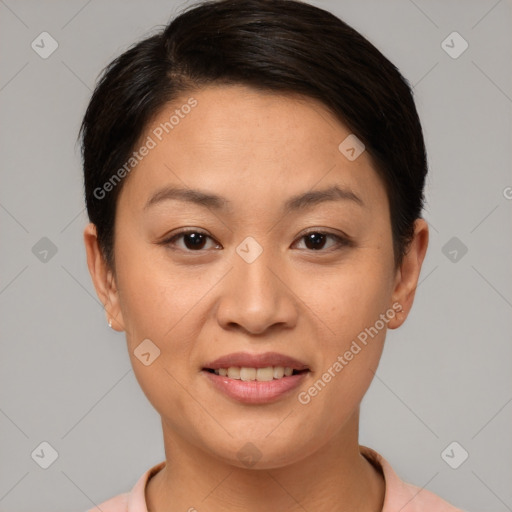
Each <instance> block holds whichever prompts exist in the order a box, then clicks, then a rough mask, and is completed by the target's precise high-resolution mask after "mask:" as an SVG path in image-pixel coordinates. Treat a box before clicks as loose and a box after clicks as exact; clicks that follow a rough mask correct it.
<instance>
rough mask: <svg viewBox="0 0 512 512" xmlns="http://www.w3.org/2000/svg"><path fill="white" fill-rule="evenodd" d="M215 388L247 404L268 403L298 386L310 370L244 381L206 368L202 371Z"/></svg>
mask: <svg viewBox="0 0 512 512" xmlns="http://www.w3.org/2000/svg"><path fill="white" fill-rule="evenodd" d="M201 373H202V374H204V375H205V377H206V378H207V379H208V381H209V382H210V383H211V384H212V385H213V386H214V388H215V389H217V390H218V391H220V392H221V393H223V394H224V395H226V396H228V397H229V398H232V399H234V400H236V401H237V402H242V403H245V404H253V405H256V404H267V403H271V402H276V401H277V400H279V399H280V398H281V397H283V396H284V395H286V394H288V393H289V392H291V391H292V390H293V389H295V388H297V387H298V386H299V385H300V384H301V383H302V381H303V380H304V379H305V378H306V376H307V375H308V374H309V372H304V373H297V374H295V375H290V376H289V377H283V378H281V379H274V380H271V381H268V382H259V381H257V380H251V381H243V380H238V379H230V378H229V377H223V376H222V375H217V374H215V373H210V372H208V371H206V370H203V371H202V372H201Z"/></svg>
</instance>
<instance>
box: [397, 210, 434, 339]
mask: <svg viewBox="0 0 512 512" xmlns="http://www.w3.org/2000/svg"><path fill="white" fill-rule="evenodd" d="M428 238H429V232H428V224H427V222H426V221H425V220H424V219H421V218H420V219H416V221H415V223H414V237H413V239H412V240H411V243H410V244H409V247H408V249H407V253H406V254H405V255H404V258H403V260H402V264H401V265H400V268H399V269H398V270H397V273H396V278H395V285H394V290H393V304H395V303H398V304H400V305H401V306H402V310H401V311H400V313H398V314H397V315H396V316H395V317H394V318H393V319H391V320H390V321H389V323H388V327H389V328H390V329H396V328H397V327H400V326H401V325H402V324H403V323H404V322H405V319H406V318H407V315H408V314H409V311H410V310H411V308H412V304H413V301H414V294H415V293H416V288H417V287H418V279H419V276H420V271H421V266H422V264H423V260H424V258H425V254H426V252H427V247H428Z"/></svg>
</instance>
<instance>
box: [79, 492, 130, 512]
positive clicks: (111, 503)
mask: <svg viewBox="0 0 512 512" xmlns="http://www.w3.org/2000/svg"><path fill="white" fill-rule="evenodd" d="M128 496H129V493H127V492H125V493H123V494H118V495H117V496H114V497H113V498H110V499H108V500H107V501H104V502H103V503H100V504H99V505H96V507H94V508H91V509H89V510H87V512H127V510H128Z"/></svg>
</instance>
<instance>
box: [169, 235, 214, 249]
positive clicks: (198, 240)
mask: <svg viewBox="0 0 512 512" xmlns="http://www.w3.org/2000/svg"><path fill="white" fill-rule="evenodd" d="M179 239H183V244H182V246H181V247H180V246H179V244H178V243H177V241H178V240H179ZM208 239H210V240H213V239H212V238H211V237H210V236H209V235H207V234H206V233H202V232H201V231H197V230H188V231H181V232H180V233H176V234H175V235H173V236H172V237H170V238H168V239H166V240H164V241H163V242H162V244H163V245H166V246H172V248H177V249H182V250H184V251H191V252H194V251H196V252H198V251H201V250H203V249H205V246H206V245H207V241H208ZM217 246H218V244H217Z"/></svg>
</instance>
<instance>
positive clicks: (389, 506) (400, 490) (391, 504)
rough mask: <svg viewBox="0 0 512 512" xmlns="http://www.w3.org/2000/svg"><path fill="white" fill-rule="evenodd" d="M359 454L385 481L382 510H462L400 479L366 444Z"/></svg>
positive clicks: (423, 511) (458, 511)
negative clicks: (377, 470) (379, 472)
mask: <svg viewBox="0 0 512 512" xmlns="http://www.w3.org/2000/svg"><path fill="white" fill-rule="evenodd" d="M360 452H361V454H362V455H363V456H364V457H365V458H366V459H368V460H369V461H370V462H371V463H372V464H373V465H374V466H375V467H376V468H377V469H379V470H380V471H381V472H382V474H383V476H384V480H385V482H386V492H385V495H384V506H383V508H382V512H394V511H396V510H400V511H401V512H464V511H463V510H462V509H460V508H457V507H454V506H453V505H451V504H450V503H448V502H447V501H445V500H443V499H442V498H441V497H439V496H437V495H436V494H434V493H432V492H430V491H428V490H427V489H422V488H420V487H418V486H416V485H413V484H409V483H407V482H404V481H402V480H401V479H400V478H399V477H398V475H397V474H396V473H395V471H394V470H393V468H392V467H391V465H390V464H389V462H388V461H387V460H386V459H385V458H384V457H382V455H380V454H379V453H377V452H376V451H375V450H372V449H371V448H368V447H367V446H360Z"/></svg>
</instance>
